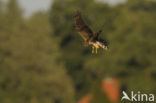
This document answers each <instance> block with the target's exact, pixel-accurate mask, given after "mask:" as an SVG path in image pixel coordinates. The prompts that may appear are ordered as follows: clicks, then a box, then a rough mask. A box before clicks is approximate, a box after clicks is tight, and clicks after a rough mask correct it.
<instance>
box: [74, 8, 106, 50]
mask: <svg viewBox="0 0 156 103" xmlns="http://www.w3.org/2000/svg"><path fill="white" fill-rule="evenodd" d="M75 26H76V31H77V32H78V33H79V34H80V35H81V37H82V38H83V39H84V41H85V42H84V45H85V46H89V45H91V46H92V48H93V49H94V48H96V53H97V49H98V48H99V47H101V48H103V49H105V50H108V45H107V42H105V41H104V40H102V39H101V38H99V34H101V32H102V31H101V30H100V31H99V32H97V33H93V31H92V30H91V29H90V28H89V26H88V25H87V24H86V23H85V22H84V20H83V19H82V16H81V13H80V12H79V11H77V12H76V14H75ZM92 52H94V51H93V50H92Z"/></svg>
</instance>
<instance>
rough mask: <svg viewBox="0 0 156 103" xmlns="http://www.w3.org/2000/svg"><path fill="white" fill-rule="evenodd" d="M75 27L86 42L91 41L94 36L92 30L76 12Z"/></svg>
mask: <svg viewBox="0 0 156 103" xmlns="http://www.w3.org/2000/svg"><path fill="white" fill-rule="evenodd" d="M75 25H76V31H77V32H78V33H79V34H80V35H81V37H82V38H83V39H84V40H89V39H90V38H91V37H92V36H93V32H92V30H91V29H90V28H89V27H88V25H87V24H86V23H85V22H84V20H83V19H82V17H81V14H80V12H78V11H77V12H76V15H75Z"/></svg>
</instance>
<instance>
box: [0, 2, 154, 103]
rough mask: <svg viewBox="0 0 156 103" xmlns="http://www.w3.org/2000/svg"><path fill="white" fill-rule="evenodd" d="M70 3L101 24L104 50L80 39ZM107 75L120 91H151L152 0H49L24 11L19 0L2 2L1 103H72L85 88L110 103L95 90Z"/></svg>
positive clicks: (92, 24)
mask: <svg viewBox="0 0 156 103" xmlns="http://www.w3.org/2000/svg"><path fill="white" fill-rule="evenodd" d="M76 10H79V11H81V13H82V15H83V18H84V19H85V21H86V23H87V24H88V25H89V26H90V27H91V28H92V29H93V30H94V32H97V31H98V30H99V29H102V30H103V32H102V34H101V35H100V36H101V37H102V38H104V39H106V40H107V41H108V42H109V44H110V50H109V52H107V51H104V50H100V51H99V53H98V54H97V55H92V54H91V47H88V48H85V47H84V46H83V40H82V38H81V37H80V36H79V35H78V33H76V31H75V27H74V13H75V11H76ZM103 25H104V27H102V26H103ZM107 77H111V78H118V79H119V81H120V83H119V87H120V89H121V91H122V90H125V91H127V92H130V91H136V92H137V91H141V92H142V93H152V94H155V95H156V2H155V1H154V0H128V1H127V2H125V3H123V4H118V5H108V4H107V3H105V2H101V1H98V0H54V1H53V3H52V4H51V8H50V9H49V11H48V12H36V13H34V14H33V15H32V16H30V17H29V18H25V17H24V16H23V12H22V8H21V7H20V6H19V4H18V2H17V0H9V1H8V2H7V4H5V5H4V3H3V2H2V1H1V2H0V103H77V101H78V100H79V99H80V98H81V97H83V96H84V95H86V94H88V93H94V95H95V97H94V100H93V101H92V102H93V103H111V102H108V100H107V99H108V98H107V97H106V96H105V95H104V93H101V92H99V88H100V83H101V81H102V80H103V79H105V78H107ZM96 100H97V101H96ZM119 103H120V102H119Z"/></svg>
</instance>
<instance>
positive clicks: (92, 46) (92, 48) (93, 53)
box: [92, 46, 94, 54]
mask: <svg viewBox="0 0 156 103" xmlns="http://www.w3.org/2000/svg"><path fill="white" fill-rule="evenodd" d="M92 54H94V47H93V46H92Z"/></svg>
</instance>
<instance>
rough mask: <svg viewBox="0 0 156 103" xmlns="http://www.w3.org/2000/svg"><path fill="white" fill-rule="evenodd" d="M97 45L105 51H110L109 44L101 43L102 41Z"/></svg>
mask: <svg viewBox="0 0 156 103" xmlns="http://www.w3.org/2000/svg"><path fill="white" fill-rule="evenodd" d="M97 43H98V45H99V46H100V47H101V48H103V49H105V50H108V49H109V48H108V45H107V43H105V42H101V41H97Z"/></svg>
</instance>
